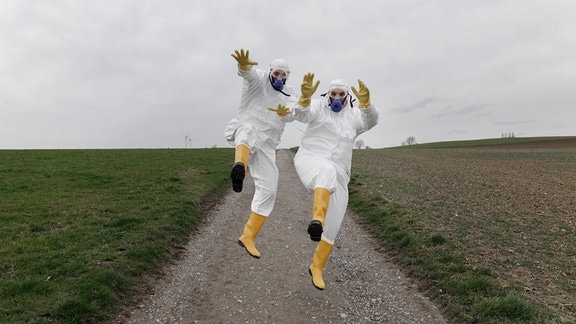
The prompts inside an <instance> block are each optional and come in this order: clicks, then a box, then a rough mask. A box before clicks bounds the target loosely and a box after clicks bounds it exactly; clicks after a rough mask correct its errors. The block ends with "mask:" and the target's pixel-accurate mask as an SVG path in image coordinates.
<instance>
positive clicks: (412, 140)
mask: <svg viewBox="0 0 576 324" xmlns="http://www.w3.org/2000/svg"><path fill="white" fill-rule="evenodd" d="M414 144H417V143H416V137H414V136H408V138H407V139H406V141H405V142H402V145H414Z"/></svg>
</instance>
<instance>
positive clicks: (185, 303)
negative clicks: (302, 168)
mask: <svg viewBox="0 0 576 324" xmlns="http://www.w3.org/2000/svg"><path fill="white" fill-rule="evenodd" d="M292 155H293V154H292V153H291V152H290V151H288V150H281V151H279V152H278V158H277V159H278V161H277V162H278V167H279V169H280V184H279V191H278V199H277V203H276V208H275V210H274V212H273V213H272V215H270V217H269V219H268V220H267V222H266V223H265V224H264V226H263V228H262V231H261V232H260V235H259V236H258V238H257V240H256V243H257V247H258V249H259V251H260V252H261V253H262V258H261V259H255V258H252V257H250V256H249V255H248V254H247V253H246V252H245V251H244V249H243V248H241V247H240V246H239V245H238V244H237V243H236V241H237V239H238V237H239V236H240V234H241V232H242V229H243V227H244V223H245V221H246V219H247V217H248V214H249V211H250V200H251V197H252V194H253V190H254V188H253V184H252V183H251V182H252V181H251V179H250V178H247V179H246V180H245V188H244V191H243V192H242V193H234V192H232V190H230V194H228V195H227V196H226V198H225V199H224V200H223V202H222V203H221V204H220V205H218V206H216V208H215V209H214V210H213V212H212V213H211V215H209V217H208V219H207V222H206V224H204V225H203V226H201V229H200V231H199V232H198V233H195V234H194V235H193V237H192V238H191V240H190V242H189V244H188V245H187V246H186V249H185V252H184V255H183V256H182V258H181V259H180V260H179V261H178V262H177V263H175V264H173V265H171V266H170V268H169V269H168V270H167V275H166V277H165V278H164V279H162V280H161V281H159V282H158V283H157V285H156V287H155V288H154V290H153V292H152V294H151V295H149V296H145V297H144V299H143V300H142V301H141V302H139V303H138V305H137V307H136V308H135V309H132V310H129V311H127V312H125V313H124V314H122V315H121V316H119V317H118V318H116V319H115V320H114V322H116V323H369V322H383V323H445V322H446V320H445V319H443V317H442V315H441V314H440V312H439V311H438V309H436V307H435V306H434V305H433V304H432V303H431V302H430V301H429V300H427V299H426V298H425V297H423V296H422V295H421V294H420V293H419V292H418V291H417V290H416V287H415V285H413V284H412V283H411V282H410V280H409V279H407V278H406V277H405V276H404V274H403V273H402V272H401V270H400V269H399V267H398V266H396V265H394V264H392V263H391V262H390V260H389V258H388V257H387V256H386V255H384V254H381V253H379V252H377V251H375V247H376V244H375V243H374V242H373V241H372V240H371V238H370V237H369V236H368V235H367V234H365V233H364V232H363V230H362V229H361V228H360V226H359V225H357V224H356V222H355V218H356V216H355V215H353V214H351V213H350V212H348V213H347V215H346V218H345V220H344V223H343V225H342V228H341V230H340V233H339V236H338V239H337V241H336V245H335V247H334V249H333V252H332V255H331V258H330V259H329V261H328V262H327V265H326V268H325V270H324V280H325V281H326V289H325V290H324V291H320V290H317V289H316V288H314V286H313V285H312V283H311V279H310V275H309V274H308V266H309V264H310V261H311V257H312V254H313V251H314V248H315V246H316V243H315V242H312V241H311V240H310V239H309V237H308V235H307V233H306V227H307V224H308V221H309V217H310V216H309V214H310V210H311V206H312V205H311V194H309V193H307V192H305V190H304V188H303V187H302V185H301V183H300V180H299V179H298V177H297V175H296V171H295V170H294V166H293V162H292V157H293V156H292Z"/></svg>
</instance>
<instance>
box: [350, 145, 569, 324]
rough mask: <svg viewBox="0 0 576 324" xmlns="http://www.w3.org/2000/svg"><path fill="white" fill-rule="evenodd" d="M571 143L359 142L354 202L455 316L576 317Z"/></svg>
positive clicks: (498, 319)
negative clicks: (380, 145)
mask: <svg viewBox="0 0 576 324" xmlns="http://www.w3.org/2000/svg"><path fill="white" fill-rule="evenodd" d="M544 142H546V144H545V145H543V143H544ZM560 142H561V143H563V144H562V145H557V144H558V143H560ZM523 143H524V144H523ZM574 143H575V141H574V138H571V139H568V140H565V139H558V141H557V140H554V139H550V138H543V139H537V138H530V139H503V140H498V139H496V140H482V141H466V142H448V143H446V146H444V147H443V146H442V143H432V144H422V145H415V146H406V147H400V148H394V149H382V150H361V151H355V155H354V163H353V179H352V181H351V186H350V187H351V200H350V207H352V208H353V209H354V210H355V211H357V212H358V214H359V215H360V217H361V219H362V221H363V222H364V223H365V224H366V227H367V228H368V229H369V230H370V231H371V232H372V233H373V234H374V235H375V236H377V237H378V238H379V239H381V241H382V249H383V250H385V251H387V252H389V253H391V254H393V255H394V256H395V259H396V261H397V262H398V263H400V264H402V265H403V266H404V267H405V269H406V271H407V272H408V273H410V275H411V276H413V277H414V278H417V279H419V280H420V281H421V283H422V287H423V289H424V290H425V291H426V293H427V294H428V295H429V296H430V297H431V298H432V299H434V300H435V301H436V302H438V303H439V304H440V305H442V306H443V307H444V311H445V313H446V314H447V315H449V316H451V318H452V319H453V320H454V321H455V322H480V323H553V322H564V321H565V322H574V321H576V317H575V314H576V271H575V270H574V269H575V267H576V229H575V227H576V198H575V196H574V192H576V145H574ZM502 145H516V146H515V148H514V149H506V148H503V146H502Z"/></svg>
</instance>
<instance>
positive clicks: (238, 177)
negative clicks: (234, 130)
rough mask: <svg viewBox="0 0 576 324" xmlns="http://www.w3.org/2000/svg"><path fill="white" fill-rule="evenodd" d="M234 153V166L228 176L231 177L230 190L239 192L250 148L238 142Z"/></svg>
mask: <svg viewBox="0 0 576 324" xmlns="http://www.w3.org/2000/svg"><path fill="white" fill-rule="evenodd" d="M234 155H235V156H234V166H233V167H232V171H231V172H230V178H232V190H234V191H235V192H241V191H242V187H243V185H244V177H246V170H248V157H249V156H250V148H248V146H246V145H244V144H238V145H237V146H236V150H235V152H234Z"/></svg>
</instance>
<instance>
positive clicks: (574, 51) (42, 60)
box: [0, 0, 576, 149]
mask: <svg viewBox="0 0 576 324" xmlns="http://www.w3.org/2000/svg"><path fill="white" fill-rule="evenodd" d="M575 14H576V1H573V0H510V1H506V0H493V1H481V0H477V1H472V0H470V1H465V0H434V1H431V0H406V1H396V0H374V1H367V0H359V1H358V0H357V1H335V0H331V1H328V0H321V1H318V0H316V1H306V0H292V1H269V0H258V1H252V0H244V1H229V0H211V1H200V0H198V1H189V0H174V1H170V0H157V1H146V0H98V1H94V0H69V1H64V0H51V1H44V0H38V1H33V0H26V1H22V0H3V1H1V2H0V149H21V148H24V149H26V148H168V147H170V148H178V147H186V146H187V144H188V146H191V147H213V146H217V147H229V146H228V144H227V142H226V141H225V140H224V135H223V133H224V127H225V125H226V123H227V122H228V121H229V120H230V119H231V118H233V117H234V114H235V110H236V108H237V106H238V104H239V101H240V92H241V84H242V80H241V78H240V77H239V76H237V74H236V71H237V67H236V62H235V61H234V59H233V58H232V57H231V56H230V54H231V53H233V51H234V49H239V48H244V49H249V50H250V54H251V57H252V59H253V60H255V61H257V62H259V65H258V67H261V68H265V69H266V68H267V67H268V64H269V63H270V61H272V60H273V59H275V58H285V59H286V60H288V62H289V64H290V67H291V71H292V72H291V75H290V79H289V80H288V84H290V85H292V86H294V87H296V88H297V89H299V88H300V83H301V81H302V77H303V76H304V74H305V73H307V72H313V73H315V75H316V79H318V80H320V81H321V84H320V88H319V91H318V92H317V94H316V96H318V94H319V93H321V92H322V91H323V90H325V87H326V86H327V85H328V83H329V82H330V81H331V80H332V79H336V78H342V79H345V80H346V81H347V82H348V83H349V84H351V85H357V83H356V82H357V80H358V79H361V80H363V81H364V82H365V83H366V85H367V86H368V88H369V89H370V92H371V94H372V102H373V104H375V105H376V106H377V107H378V109H379V110H380V123H379V124H378V125H377V126H376V127H375V128H373V129H372V130H371V131H369V132H368V133H366V134H364V135H362V136H361V137H360V138H361V139H362V140H363V141H364V142H365V144H366V145H368V146H371V147H374V148H380V147H391V146H398V145H401V143H402V142H403V141H405V140H406V138H407V137H409V136H414V137H415V138H416V140H417V142H419V143H425V142H435V141H447V140H459V139H477V138H496V137H500V136H501V135H502V134H503V133H514V135H515V136H517V137H525V136H556V135H570V136H574V135H576V36H575V35H576V19H575V18H574V17H575ZM303 129H304V125H303V124H299V123H298V122H294V123H291V124H288V125H287V128H286V132H285V133H284V136H283V138H282V143H281V145H280V147H291V146H295V145H298V143H299V141H300V136H301V132H302V130H303ZM187 138H188V139H190V140H189V141H186V139H187Z"/></svg>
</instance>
